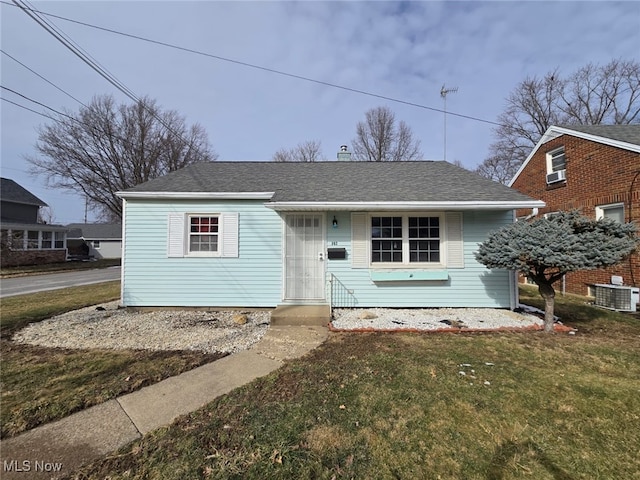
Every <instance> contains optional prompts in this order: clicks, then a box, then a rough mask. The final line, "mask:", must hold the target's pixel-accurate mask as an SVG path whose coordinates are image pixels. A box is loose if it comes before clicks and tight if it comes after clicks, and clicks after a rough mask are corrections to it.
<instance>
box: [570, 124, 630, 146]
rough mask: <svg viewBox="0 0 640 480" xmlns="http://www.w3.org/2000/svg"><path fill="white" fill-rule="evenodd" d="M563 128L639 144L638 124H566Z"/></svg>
mask: <svg viewBox="0 0 640 480" xmlns="http://www.w3.org/2000/svg"><path fill="white" fill-rule="evenodd" d="M563 128H567V129H569V130H575V131H576V132H582V133H586V134H589V135H596V136H598V137H603V138H610V139H611V140H617V141H619V142H626V143H631V144H633V145H640V125H566V126H563Z"/></svg>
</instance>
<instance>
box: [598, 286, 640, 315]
mask: <svg viewBox="0 0 640 480" xmlns="http://www.w3.org/2000/svg"><path fill="white" fill-rule="evenodd" d="M595 288H596V305H598V306H599V307H604V308H608V309H610V310H617V311H619V312H635V311H636V308H637V306H638V289H637V288H634V287H622V286H619V285H595Z"/></svg>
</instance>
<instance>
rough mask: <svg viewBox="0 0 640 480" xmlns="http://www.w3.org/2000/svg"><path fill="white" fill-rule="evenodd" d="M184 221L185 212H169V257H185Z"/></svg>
mask: <svg viewBox="0 0 640 480" xmlns="http://www.w3.org/2000/svg"><path fill="white" fill-rule="evenodd" d="M184 223H185V216H184V214H183V213H170V214H169V220H168V224H169V235H168V241H167V256H168V257H184Z"/></svg>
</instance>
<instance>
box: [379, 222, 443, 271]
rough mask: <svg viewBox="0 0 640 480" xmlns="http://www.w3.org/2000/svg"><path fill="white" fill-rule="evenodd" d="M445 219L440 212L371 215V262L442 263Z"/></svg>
mask: <svg viewBox="0 0 640 480" xmlns="http://www.w3.org/2000/svg"><path fill="white" fill-rule="evenodd" d="M440 225H441V219H440V216H438V215H428V216H427V215H424V216H414V215H402V216H400V215H393V216H382V215H379V216H377V215H376V216H372V217H371V264H372V265H375V264H384V263H391V264H397V265H411V264H439V263H440V261H441V242H440V241H441V231H440Z"/></svg>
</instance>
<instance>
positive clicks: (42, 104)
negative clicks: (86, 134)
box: [0, 85, 82, 123]
mask: <svg viewBox="0 0 640 480" xmlns="http://www.w3.org/2000/svg"><path fill="white" fill-rule="evenodd" d="M0 88H2V89H3V90H7V91H9V92H11V93H13V94H14V95H18V96H19V97H22V98H24V99H25V100H28V101H30V102H33V103H35V104H37V105H40V106H41V107H44V108H46V109H48V110H51V111H52V112H55V113H57V114H58V115H62V116H64V117H67V118H70V119H71V120H75V121H77V122H80V120H78V119H76V118H73V117H72V116H71V115H67V114H66V113H62V112H59V111H58V110H56V109H55V108H52V107H50V106H48V105H45V104H44V103H41V102H39V101H37V100H34V99H33V98H30V97H27V96H26V95H23V94H22V93H20V92H16V91H15V90H13V89H12V88H9V87H5V86H4V85H0ZM3 100H6V99H4V98H3ZM6 101H7V102H9V103H13V104H14V105H18V104H16V103H15V102H12V101H10V100H6ZM18 106H19V107H22V105H18ZM22 108H25V109H26V110H31V109H30V108H26V107H22ZM31 111H32V112H35V110H31ZM35 113H38V115H42V116H43V117H47V118H49V119H51V120H55V118H51V117H50V116H48V115H45V114H44V113H39V112H35ZM80 123H82V122H80Z"/></svg>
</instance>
